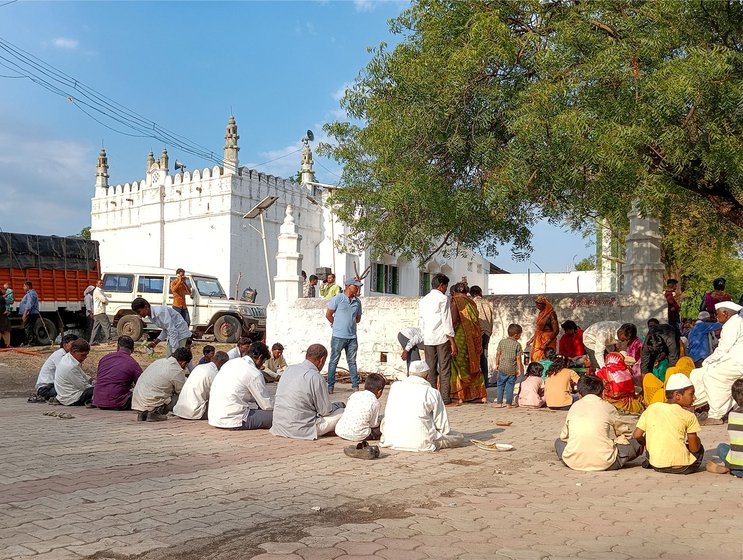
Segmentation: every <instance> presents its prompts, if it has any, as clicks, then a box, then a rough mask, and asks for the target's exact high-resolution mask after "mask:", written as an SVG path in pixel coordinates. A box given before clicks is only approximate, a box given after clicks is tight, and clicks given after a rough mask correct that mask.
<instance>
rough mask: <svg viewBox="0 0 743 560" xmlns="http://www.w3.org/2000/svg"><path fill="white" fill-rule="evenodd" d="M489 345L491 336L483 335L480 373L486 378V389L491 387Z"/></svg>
mask: <svg viewBox="0 0 743 560" xmlns="http://www.w3.org/2000/svg"><path fill="white" fill-rule="evenodd" d="M488 344H490V335H489V334H484V335H482V352H481V353H480V371H481V372H482V376H483V378H485V387H490V380H489V372H488Z"/></svg>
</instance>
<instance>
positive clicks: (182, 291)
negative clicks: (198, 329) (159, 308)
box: [170, 268, 191, 326]
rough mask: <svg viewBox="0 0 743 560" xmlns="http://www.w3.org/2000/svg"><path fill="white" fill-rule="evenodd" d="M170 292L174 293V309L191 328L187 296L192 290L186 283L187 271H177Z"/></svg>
mask: <svg viewBox="0 0 743 560" xmlns="http://www.w3.org/2000/svg"><path fill="white" fill-rule="evenodd" d="M170 291H171V292H173V309H175V310H176V311H177V312H178V314H179V315H180V316H181V317H183V320H184V321H186V326H189V325H190V324H191V316H190V315H189V314H188V307H187V306H186V296H187V295H189V294H190V293H191V290H190V289H189V287H188V284H187V283H186V271H185V270H183V269H182V268H179V269H178V270H176V271H175V278H173V281H172V282H171V283H170Z"/></svg>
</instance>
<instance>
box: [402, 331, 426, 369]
mask: <svg viewBox="0 0 743 560" xmlns="http://www.w3.org/2000/svg"><path fill="white" fill-rule="evenodd" d="M397 341H398V342H399V343H400V346H402V349H403V350H405V347H406V346H407V345H408V342H410V339H409V338H408V337H407V336H403V334H402V333H397ZM420 359H421V353H420V352H419V351H418V347H417V346H413V347H412V348H411V349H410V352H408V359H407V365H408V367H407V369H406V370H405V371H406V372H409V371H410V362H417V361H418V360H420Z"/></svg>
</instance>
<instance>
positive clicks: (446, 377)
mask: <svg viewBox="0 0 743 560" xmlns="http://www.w3.org/2000/svg"><path fill="white" fill-rule="evenodd" d="M448 289H449V277H448V276H446V275H445V274H436V275H434V277H433V278H431V291H430V292H429V293H428V295H427V296H425V297H423V299H421V300H420V302H418V311H419V314H420V322H421V331H423V345H424V348H425V353H426V363H427V364H428V368H429V369H430V372H429V374H428V381H429V382H430V383H431V386H432V387H434V388H436V387H437V386H438V389H439V392H440V393H441V398H442V400H443V401H444V404H445V405H450V404H451V394H450V383H451V358H452V356H456V355H457V346H456V344H455V343H454V327H453V326H452V320H451V307H450V305H449V298H448V297H446V292H447V290H448Z"/></svg>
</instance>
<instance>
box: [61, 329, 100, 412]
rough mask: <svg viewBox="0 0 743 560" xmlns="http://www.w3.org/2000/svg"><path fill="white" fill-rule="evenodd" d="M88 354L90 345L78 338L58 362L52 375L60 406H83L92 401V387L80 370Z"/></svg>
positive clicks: (88, 378) (86, 376)
mask: <svg viewBox="0 0 743 560" xmlns="http://www.w3.org/2000/svg"><path fill="white" fill-rule="evenodd" d="M89 352H90V344H88V343H87V341H85V340H83V339H82V338H78V339H77V340H75V341H74V342H73V343H72V344H71V345H70V351H69V353H67V354H65V355H64V356H62V359H61V360H60V361H59V365H57V371H56V372H55V373H54V390H55V391H56V392H57V400H58V401H59V402H60V404H63V405H66V406H83V405H85V404H86V403H88V402H90V401H92V400H93V385H92V384H91V382H90V377H88V375H87V374H86V373H85V372H84V371H83V368H82V365H83V362H84V361H85V359H86V358H87V357H88V353H89Z"/></svg>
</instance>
